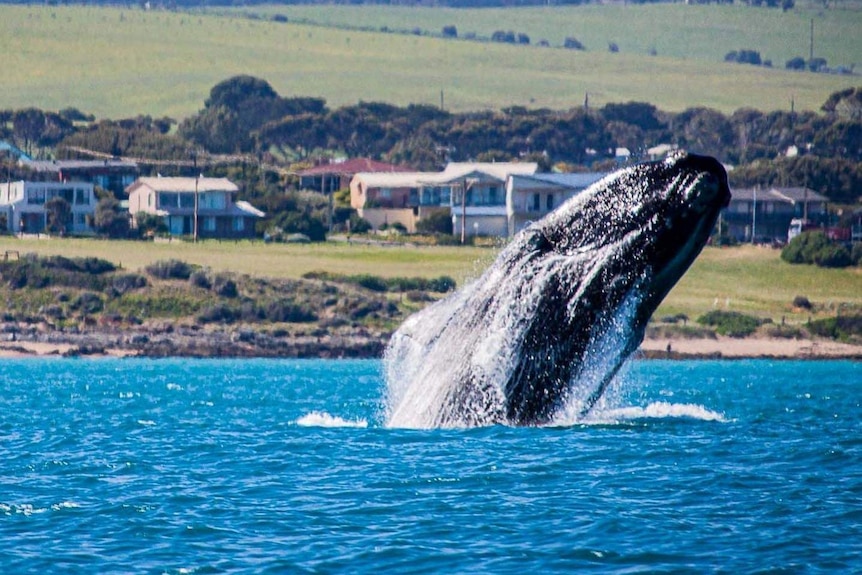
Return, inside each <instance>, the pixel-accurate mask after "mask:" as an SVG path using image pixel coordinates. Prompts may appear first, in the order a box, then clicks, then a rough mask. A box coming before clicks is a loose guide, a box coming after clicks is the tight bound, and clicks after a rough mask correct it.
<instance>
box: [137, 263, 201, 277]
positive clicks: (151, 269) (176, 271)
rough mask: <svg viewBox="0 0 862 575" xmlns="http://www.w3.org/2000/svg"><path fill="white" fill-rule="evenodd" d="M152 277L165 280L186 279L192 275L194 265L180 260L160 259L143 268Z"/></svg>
mask: <svg viewBox="0 0 862 575" xmlns="http://www.w3.org/2000/svg"><path fill="white" fill-rule="evenodd" d="M144 269H145V270H146V272H147V273H148V274H150V275H151V276H153V277H156V278H159V279H163V280H167V279H177V280H187V279H189V276H191V275H192V272H193V271H194V267H193V266H191V265H190V264H187V263H186V262H183V261H180V260H162V261H158V262H155V263H152V264H150V265H148V266H147V267H145V268H144Z"/></svg>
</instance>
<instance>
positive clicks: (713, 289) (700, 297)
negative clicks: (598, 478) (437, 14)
mask: <svg viewBox="0 0 862 575" xmlns="http://www.w3.org/2000/svg"><path fill="white" fill-rule="evenodd" d="M7 250H18V251H19V252H20V253H22V254H23V253H28V252H32V253H39V254H43V255H53V254H61V255H65V256H67V257H83V256H95V257H100V258H104V259H107V260H110V261H112V262H114V263H115V264H122V266H123V267H125V268H126V269H128V270H132V271H135V270H140V269H142V268H143V267H144V266H146V265H147V264H150V263H152V262H155V261H159V260H166V259H171V258H174V259H180V260H183V261H185V262H188V263H194V264H199V265H202V266H207V267H210V268H212V269H213V270H215V271H233V272H238V273H247V274H251V275H257V276H266V277H274V278H297V277H300V276H301V275H302V274H304V273H306V272H308V271H315V270H324V271H330V272H337V273H346V274H357V273H370V274H375V275H380V276H386V277H394V276H408V277H410V276H421V277H429V278H430V277H438V276H441V275H449V276H451V277H453V278H455V280H456V281H457V282H458V284H459V285H462V284H463V283H464V282H465V281H467V280H469V279H472V278H475V277H477V276H478V275H479V274H480V273H481V272H482V270H483V269H484V268H485V267H486V266H487V265H489V264H490V262H491V261H492V260H493V257H494V253H495V252H494V251H493V250H491V249H483V248H457V247H421V248H420V247H388V246H369V245H358V244H352V245H347V244H343V243H326V244H319V245H286V244H269V245H264V244H261V243H252V242H239V243H232V242H201V243H199V244H191V243H186V242H173V243H170V244H168V243H143V242H117V241H99V240H80V239H66V240H59V239H54V240H20V239H16V238H11V237H8V236H5V237H0V254H2V253H3V252H5V251H7ZM799 295H802V296H805V297H807V298H808V299H809V300H811V302H812V303H814V304H815V305H816V306H817V310H816V314H815V315H835V314H836V313H837V312H838V311H839V306H843V307H842V309H844V310H845V311H846V310H847V309H848V304H849V307H852V308H853V309H854V310H856V311H857V312H858V311H859V310H860V309H862V269H859V268H851V269H846V270H824V269H820V268H816V267H813V266H791V265H789V264H787V263H785V262H783V261H781V259H780V257H779V252H778V251H776V250H771V249H767V248H758V247H751V246H743V247H737V248H707V249H705V250H704V252H703V253H702V254H701V256H700V257H699V258H698V260H697V261H696V262H695V264H694V265H693V266H692V268H691V269H690V270H689V272H688V273H687V274H686V275H685V277H683V279H682V280H681V281H680V283H679V284H678V285H677V286H676V288H674V290H673V291H672V292H671V294H670V295H669V296H668V298H667V299H666V300H665V302H664V303H663V304H662V306H661V307H660V308H659V310H658V312H657V313H656V317H662V316H665V315H674V314H677V313H685V314H686V315H688V316H689V317H691V318H697V317H699V316H701V315H702V314H704V313H706V312H708V311H710V310H712V309H715V308H718V309H729V310H734V311H742V312H746V313H751V314H756V315H759V316H761V317H770V318H772V319H773V320H774V321H776V322H777V321H780V320H781V318H782V317H783V316H784V317H786V318H787V321H788V322H790V323H801V322H804V321H807V319H808V317H809V315H810V313H809V312H807V311H802V310H793V309H792V306H791V302H792V301H793V298H794V297H796V296H799Z"/></svg>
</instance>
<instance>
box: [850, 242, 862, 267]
mask: <svg viewBox="0 0 862 575" xmlns="http://www.w3.org/2000/svg"><path fill="white" fill-rule="evenodd" d="M850 259H851V260H852V261H853V263H854V264H855V265H857V266H862V242H856V243H855V244H853V249H852V250H850Z"/></svg>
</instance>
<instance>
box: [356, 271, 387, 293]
mask: <svg viewBox="0 0 862 575" xmlns="http://www.w3.org/2000/svg"><path fill="white" fill-rule="evenodd" d="M353 277H354V278H355V280H354V281H355V283H356V285H358V286H361V287H364V288H365V289H370V290H371V291H379V292H385V291H388V290H389V286H388V285H387V284H386V281H385V280H384V279H383V278H380V277H378V276H373V275H369V274H362V275H358V276H353Z"/></svg>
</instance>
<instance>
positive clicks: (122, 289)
mask: <svg viewBox="0 0 862 575" xmlns="http://www.w3.org/2000/svg"><path fill="white" fill-rule="evenodd" d="M146 285H147V278H145V277H144V276H142V275H140V274H122V275H118V276H116V277H114V280H113V281H112V282H111V287H112V288H113V289H114V291H115V292H116V293H117V294H120V295H122V294H124V293H126V292H130V291H132V290H136V289H139V288H142V287H146Z"/></svg>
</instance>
